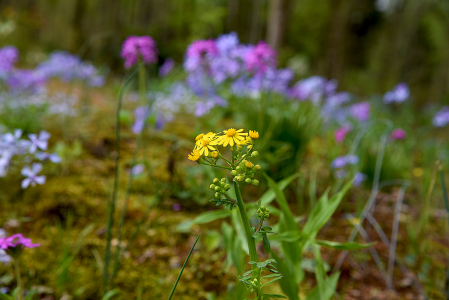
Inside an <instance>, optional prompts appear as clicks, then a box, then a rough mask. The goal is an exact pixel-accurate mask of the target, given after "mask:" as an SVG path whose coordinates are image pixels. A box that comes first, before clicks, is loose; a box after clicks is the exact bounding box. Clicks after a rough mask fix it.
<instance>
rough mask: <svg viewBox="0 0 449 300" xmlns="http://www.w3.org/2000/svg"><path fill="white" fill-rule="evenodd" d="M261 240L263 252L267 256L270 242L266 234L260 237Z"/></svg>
mask: <svg viewBox="0 0 449 300" xmlns="http://www.w3.org/2000/svg"><path fill="white" fill-rule="evenodd" d="M262 239H263V251H264V252H265V253H267V254H268V253H270V249H271V246H270V241H269V240H268V238H267V235H266V234H263V235H262Z"/></svg>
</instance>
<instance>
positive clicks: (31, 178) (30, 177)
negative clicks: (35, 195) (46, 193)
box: [21, 163, 46, 189]
mask: <svg viewBox="0 0 449 300" xmlns="http://www.w3.org/2000/svg"><path fill="white" fill-rule="evenodd" d="M41 170H42V165H41V164H40V163H34V164H33V165H32V167H31V169H30V168H29V167H24V168H23V169H22V171H21V173H22V175H23V176H25V177H27V178H25V179H24V180H22V189H26V188H27V187H28V186H29V185H31V186H35V185H36V183H37V184H44V183H45V179H46V178H45V176H44V175H40V176H38V175H37V173H39V172H40V171H41Z"/></svg>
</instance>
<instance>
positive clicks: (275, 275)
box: [260, 273, 282, 278]
mask: <svg viewBox="0 0 449 300" xmlns="http://www.w3.org/2000/svg"><path fill="white" fill-rule="evenodd" d="M274 277H282V274H279V273H278V274H270V275H265V276H262V277H260V278H274Z"/></svg>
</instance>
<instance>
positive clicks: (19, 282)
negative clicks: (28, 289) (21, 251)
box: [14, 258, 23, 300]
mask: <svg viewBox="0 0 449 300" xmlns="http://www.w3.org/2000/svg"><path fill="white" fill-rule="evenodd" d="M14 270H15V271H16V281H17V288H18V292H17V293H18V295H19V298H18V299H19V300H22V299H23V290H22V279H21V278H20V267H19V259H18V258H15V259H14Z"/></svg>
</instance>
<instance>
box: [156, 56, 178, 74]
mask: <svg viewBox="0 0 449 300" xmlns="http://www.w3.org/2000/svg"><path fill="white" fill-rule="evenodd" d="M174 67H175V61H174V60H173V59H171V58H167V59H166V60H165V61H164V63H163V64H162V66H161V67H160V68H159V76H161V77H165V76H167V75H168V73H170V72H171V70H173V68H174Z"/></svg>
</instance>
